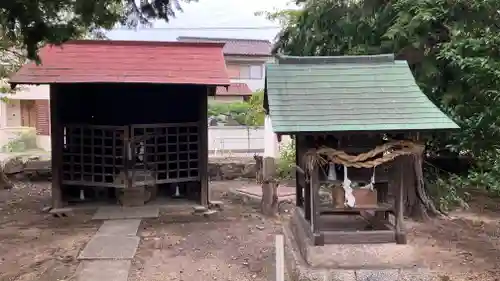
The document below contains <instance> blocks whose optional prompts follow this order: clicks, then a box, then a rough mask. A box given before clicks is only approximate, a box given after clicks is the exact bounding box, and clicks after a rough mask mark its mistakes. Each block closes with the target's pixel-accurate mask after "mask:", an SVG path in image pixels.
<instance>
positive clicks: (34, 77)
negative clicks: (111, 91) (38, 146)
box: [10, 40, 230, 85]
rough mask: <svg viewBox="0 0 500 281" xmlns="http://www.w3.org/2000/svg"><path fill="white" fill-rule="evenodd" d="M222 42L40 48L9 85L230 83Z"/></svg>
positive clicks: (72, 44)
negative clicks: (35, 58)
mask: <svg viewBox="0 0 500 281" xmlns="http://www.w3.org/2000/svg"><path fill="white" fill-rule="evenodd" d="M223 46H224V45H223V44H221V43H195V42H146V41H108V40H82V41H70V42H67V43H65V44H63V45H62V46H45V47H44V48H42V49H41V50H40V58H41V61H42V64H41V65H39V66H37V65H36V64H35V63H29V64H26V65H24V66H23V67H22V68H21V69H20V70H19V71H18V72H17V73H16V74H14V75H13V76H12V77H11V79H10V83H14V84H52V83H155V84H201V85H229V84H230V82H229V77H228V74H227V70H226V66H225V61H224V56H223V53H222V48H223Z"/></svg>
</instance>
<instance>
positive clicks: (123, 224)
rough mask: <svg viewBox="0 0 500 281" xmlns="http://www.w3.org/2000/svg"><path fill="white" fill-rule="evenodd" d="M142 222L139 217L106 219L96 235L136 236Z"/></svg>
mask: <svg viewBox="0 0 500 281" xmlns="http://www.w3.org/2000/svg"><path fill="white" fill-rule="evenodd" d="M140 224H141V220H137V219H133V220H110V221H104V223H103V224H102V225H101V227H99V230H98V231H97V233H96V234H95V235H101V236H103V235H104V236H109V235H114V236H136V235H137V230H139V225H140Z"/></svg>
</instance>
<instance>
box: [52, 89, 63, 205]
mask: <svg viewBox="0 0 500 281" xmlns="http://www.w3.org/2000/svg"><path fill="white" fill-rule="evenodd" d="M60 94H61V93H60V89H59V86H58V85H54V84H52V85H50V134H51V159H52V160H51V161H52V208H53V209H59V208H62V207H63V201H62V198H63V197H62V177H63V176H62V163H63V149H64V128H63V124H62V122H61V121H62V120H61V112H60V108H61V105H60V99H59V97H60Z"/></svg>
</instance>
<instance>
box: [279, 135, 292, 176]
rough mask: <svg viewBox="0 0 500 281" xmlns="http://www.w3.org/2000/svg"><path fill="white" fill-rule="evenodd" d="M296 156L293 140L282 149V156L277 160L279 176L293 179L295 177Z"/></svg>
mask: <svg viewBox="0 0 500 281" xmlns="http://www.w3.org/2000/svg"><path fill="white" fill-rule="evenodd" d="M295 157H296V156H295V141H294V140H291V141H290V142H289V143H287V144H285V145H284V146H283V147H282V148H281V150H280V158H279V159H278V161H277V162H278V163H277V170H278V177H279V178H281V179H292V178H294V177H295Z"/></svg>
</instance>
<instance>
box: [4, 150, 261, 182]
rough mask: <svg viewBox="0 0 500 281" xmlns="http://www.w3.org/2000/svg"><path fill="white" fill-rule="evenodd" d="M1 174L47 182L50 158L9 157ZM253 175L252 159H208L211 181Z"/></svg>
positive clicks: (50, 173) (254, 168)
mask: <svg viewBox="0 0 500 281" xmlns="http://www.w3.org/2000/svg"><path fill="white" fill-rule="evenodd" d="M3 173H4V174H5V175H7V176H8V177H15V178H16V179H18V180H25V179H31V180H49V179H50V177H51V175H52V171H51V161H50V156H49V155H47V156H43V157H42V156H15V157H9V158H8V159H6V160H4V162H3ZM255 173H256V166H255V160H253V159H252V158H211V159H209V163H208V174H209V179H210V180H212V181H215V180H233V179H237V178H246V179H254V178H255Z"/></svg>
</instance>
